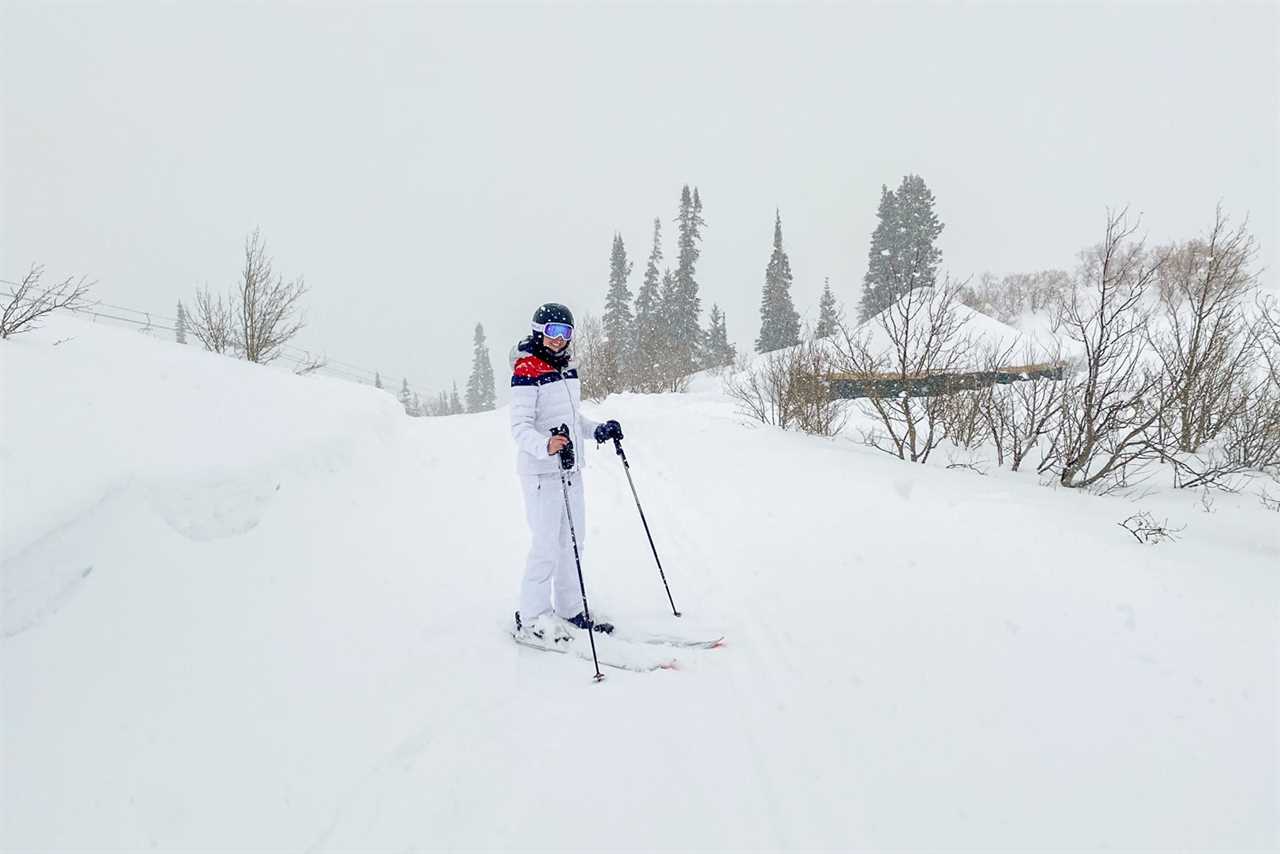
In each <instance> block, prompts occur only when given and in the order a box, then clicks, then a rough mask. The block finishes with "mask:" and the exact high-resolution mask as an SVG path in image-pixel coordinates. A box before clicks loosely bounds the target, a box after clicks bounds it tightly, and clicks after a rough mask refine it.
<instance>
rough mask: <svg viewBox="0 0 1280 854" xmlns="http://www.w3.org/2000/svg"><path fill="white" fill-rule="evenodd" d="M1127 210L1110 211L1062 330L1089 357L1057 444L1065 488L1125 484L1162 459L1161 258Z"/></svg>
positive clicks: (1073, 382)
mask: <svg viewBox="0 0 1280 854" xmlns="http://www.w3.org/2000/svg"><path fill="white" fill-rule="evenodd" d="M1137 228H1138V225H1137V223H1134V224H1133V225H1129V224H1128V220H1127V210H1122V211H1120V212H1119V213H1114V212H1108V215H1107V228H1106V235H1105V237H1104V239H1103V242H1102V243H1101V244H1100V245H1099V246H1097V247H1095V248H1094V249H1091V250H1086V252H1085V253H1084V254H1083V258H1082V265H1081V268H1080V271H1079V273H1078V274H1077V280H1076V282H1075V283H1074V287H1073V288H1072V291H1071V294H1070V296H1069V297H1068V299H1067V302H1066V304H1065V305H1064V307H1063V329H1064V330H1065V333H1066V335H1067V337H1068V338H1069V339H1071V340H1072V341H1074V342H1075V343H1076V344H1077V345H1078V346H1079V347H1080V349H1081V350H1082V352H1083V357H1082V361H1081V363H1080V364H1079V365H1077V366H1076V369H1075V371H1074V372H1073V373H1072V375H1071V376H1070V377H1069V378H1068V379H1067V384H1066V386H1065V388H1064V394H1063V399H1062V405H1061V408H1060V412H1061V420H1060V422H1059V426H1060V428H1061V429H1060V432H1059V433H1058V435H1057V437H1056V438H1057V442H1056V443H1055V451H1056V458H1055V461H1056V466H1055V468H1056V473H1057V474H1058V480H1059V482H1060V483H1061V484H1062V485H1063V486H1066V487H1072V488H1086V487H1091V486H1094V485H1095V484H1099V485H1100V483H1101V482H1103V481H1110V482H1112V483H1115V482H1118V481H1123V479H1124V477H1125V472H1126V468H1127V466H1128V465H1130V464H1131V463H1135V462H1137V461H1139V460H1143V459H1149V458H1152V457H1153V456H1159V447H1158V445H1157V444H1156V443H1155V442H1154V441H1153V440H1152V427H1153V425H1156V424H1157V422H1158V420H1159V418H1160V415H1161V411H1162V409H1163V403H1162V401H1161V400H1160V394H1161V391H1162V387H1161V373H1160V371H1159V370H1156V369H1155V367H1154V366H1153V365H1150V364H1148V363H1147V355H1148V352H1147V350H1146V347H1145V345H1146V341H1147V338H1146V329H1147V319H1148V314H1149V311H1148V309H1147V308H1146V306H1145V298H1146V296H1147V291H1148V289H1149V288H1150V287H1151V286H1152V284H1153V282H1154V281H1155V276H1156V273H1157V271H1158V269H1159V263H1160V262H1159V259H1158V258H1152V257H1151V256H1150V255H1149V253H1148V252H1147V251H1146V249H1145V247H1144V245H1143V243H1142V241H1140V240H1133V234H1134V232H1136V231H1137Z"/></svg>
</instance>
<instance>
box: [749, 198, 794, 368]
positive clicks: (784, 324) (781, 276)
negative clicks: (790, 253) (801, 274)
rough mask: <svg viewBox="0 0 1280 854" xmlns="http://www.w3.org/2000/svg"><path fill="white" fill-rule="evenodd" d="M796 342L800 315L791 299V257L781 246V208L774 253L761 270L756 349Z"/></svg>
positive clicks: (774, 236)
mask: <svg viewBox="0 0 1280 854" xmlns="http://www.w3.org/2000/svg"><path fill="white" fill-rule="evenodd" d="M799 343H800V315H799V314H798V313H797V312H796V307H795V304H794V303H792V301H791V260H790V259H789V258H787V253H786V250H784V249H783V248H782V212H781V211H779V212H777V214H776V218H775V219H774V222H773V254H772V255H770V256H769V264H768V266H767V267H765V270H764V293H763V294H762V296H761V298H760V337H759V338H757V339H756V352H757V353H768V352H770V351H772V350H781V349H782V348H783V347H791V346H793V345H795V344H799Z"/></svg>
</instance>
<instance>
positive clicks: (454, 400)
mask: <svg viewBox="0 0 1280 854" xmlns="http://www.w3.org/2000/svg"><path fill="white" fill-rule="evenodd" d="M463 411H464V410H463V408H462V398H460V397H459V396H458V381H457V380H454V381H453V391H452V392H450V394H449V414H450V415H461V414H462V413H463Z"/></svg>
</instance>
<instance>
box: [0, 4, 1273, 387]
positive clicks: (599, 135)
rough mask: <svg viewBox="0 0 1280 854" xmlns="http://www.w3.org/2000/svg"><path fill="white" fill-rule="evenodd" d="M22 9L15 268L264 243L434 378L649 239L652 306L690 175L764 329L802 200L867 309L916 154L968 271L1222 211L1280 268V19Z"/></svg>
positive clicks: (217, 255)
mask: <svg viewBox="0 0 1280 854" xmlns="http://www.w3.org/2000/svg"><path fill="white" fill-rule="evenodd" d="M0 8H2V9H3V12H0V16H2V17H0V85H2V87H3V88H2V90H0V97H2V99H3V114H2V116H0V119H2V121H3V133H2V137H0V144H2V146H3V148H2V149H0V160H2V163H3V166H2V180H3V185H2V189H3V195H2V198H3V206H2V208H0V277H3V278H6V279H15V278H18V277H20V276H21V275H22V273H24V272H25V270H26V269H27V267H28V266H29V265H30V264H31V263H32V262H40V263H43V264H45V265H47V267H48V270H49V273H50V275H56V276H62V275H66V274H71V273H84V274H87V275H89V276H91V277H92V278H95V279H97V280H98V286H97V291H96V294H97V296H98V297H99V298H100V299H103V300H105V301H108V302H113V303H118V304H120V305H125V306H133V307H138V308H143V309H150V310H154V311H158V312H162V313H172V311H173V308H174V304H175V303H176V301H177V300H178V299H179V298H184V299H189V297H190V295H191V294H192V292H193V291H194V290H195V288H196V287H197V286H200V285H203V284H205V283H207V284H209V285H210V286H212V287H215V288H225V287H227V286H229V285H231V284H232V283H233V282H234V280H235V277H236V274H237V270H238V265H239V261H240V253H241V247H242V243H243V240H244V237H245V235H246V234H247V233H248V232H249V231H251V230H252V229H253V228H254V227H255V226H260V227H261V228H262V231H263V235H264V236H265V238H266V240H267V242H268V246H269V250H270V252H271V254H272V255H273V257H274V258H275V263H276V269H277V271H278V272H282V273H284V274H285V275H286V276H289V277H291V276H293V275H296V274H303V275H304V276H305V278H306V281H307V283H308V284H309V286H310V288H311V293H310V295H309V297H308V299H307V314H308V318H309V321H310V325H309V327H308V328H307V329H306V331H305V332H304V334H303V335H302V337H301V339H300V343H301V344H303V345H304V346H308V347H312V348H317V349H323V350H325V351H327V352H328V353H329V355H330V356H332V357H334V358H336V359H339V360H343V361H346V362H350V363H354V364H357V365H362V366H367V367H369V368H376V369H379V370H381V371H382V372H383V373H384V374H385V375H387V376H389V377H391V378H392V379H394V381H396V382H398V381H399V378H400V377H401V376H406V375H407V376H408V377H409V378H410V381H411V382H413V383H415V385H416V386H418V390H419V391H421V392H424V393H434V392H436V391H438V390H439V389H440V388H442V387H445V386H446V385H447V384H448V382H449V381H450V380H454V379H456V380H457V381H458V383H459V386H462V385H464V383H465V381H466V377H467V373H468V371H469V368H470V361H471V336H472V328H473V326H474V324H475V323H476V322H477V321H480V322H482V323H484V325H485V329H486V330H487V331H488V333H489V336H490V339H491V340H490V346H491V350H492V353H493V356H494V363H495V369H496V372H497V375H498V377H499V385H502V384H503V383H504V379H505V372H506V370H507V365H506V354H507V350H508V349H509V347H510V345H511V343H513V341H514V340H515V339H516V338H517V337H518V336H519V335H521V334H523V332H524V331H525V330H526V328H527V322H528V318H529V315H530V314H531V312H532V310H533V308H534V307H535V306H536V305H537V304H538V303H540V302H544V301H547V300H556V301H560V302H565V303H567V304H569V305H570V306H571V307H572V308H573V309H574V310H575V311H578V312H582V311H584V310H590V311H593V312H596V313H599V311H600V310H601V308H602V306H603V301H604V291H605V286H606V282H607V275H608V261H609V249H610V242H611V239H612V236H613V233H614V232H615V231H619V232H621V234H622V236H623V238H624V240H625V241H626V245H627V250H628V252H629V254H630V256H631V257H632V259H633V260H634V261H635V271H634V273H633V275H632V280H631V285H632V290H633V292H634V291H635V290H636V289H638V287H639V284H640V278H641V274H642V272H643V268H644V263H645V258H646V256H647V254H648V251H649V241H650V230H651V221H652V219H653V218H654V217H655V216H660V217H662V220H663V227H664V231H665V233H666V237H667V241H666V246H665V249H666V252H667V255H668V258H669V259H671V258H674V255H675V246H674V232H675V229H674V225H673V222H672V220H673V217H674V216H675V213H676V206H677V202H678V198H679V193H680V188H681V185H682V184H684V183H686V182H687V183H689V184H691V185H695V186H697V187H698V188H699V189H700V191H701V194H702V199H703V203H704V216H705V218H706V220H707V231H706V239H705V242H704V245H703V255H702V261H701V263H700V265H699V267H698V279H699V281H700V282H701V285H702V299H703V305H704V307H706V308H709V307H710V305H711V303H712V302H718V303H719V304H720V305H721V307H722V308H723V309H724V310H725V311H726V312H727V314H728V326H729V334H730V339H731V340H733V341H734V342H735V343H737V344H738V345H740V346H743V347H747V348H750V346H751V344H752V342H753V341H754V339H755V337H756V335H757V333H758V324H759V296H760V288H761V285H762V284H763V278H764V268H765V264H766V262H767V261H768V257H769V251H770V242H771V239H772V231H773V217H774V209H775V208H780V209H781V211H782V220H783V229H784V236H785V242H786V248H787V250H788V253H789V255H790V258H791V266H792V270H793V272H794V274H795V286H794V292H793V296H794V298H795V301H796V304H797V307H798V308H799V309H800V311H801V314H802V315H804V316H807V317H809V318H813V317H814V316H815V315H816V306H817V299H818V295H819V293H820V291H821V288H822V281H823V277H825V276H830V278H831V282H832V286H833V288H834V290H835V292H836V295H837V296H838V297H839V299H840V300H841V301H842V302H844V303H845V304H847V305H850V306H852V305H854V304H856V301H857V299H858V295H859V293H860V287H861V280H862V276H863V273H864V272H865V270H866V255H867V246H868V241H869V237H870V233H871V230H872V229H873V228H874V226H875V212H876V206H877V203H878V200H879V193H880V186H881V185H882V184H888V185H890V186H894V185H896V184H897V183H898V181H899V180H900V179H901V177H902V176H903V175H904V174H906V173H918V174H920V175H921V176H923V177H924V179H925V181H926V182H927V183H928V185H929V186H930V188H932V190H933V192H934V194H935V196H936V197H937V208H936V209H937V212H938V215H939V216H940V218H941V219H942V221H943V222H944V223H945V224H946V229H945V231H944V232H943V234H942V238H941V241H940V243H941V248H942V250H943V266H944V268H945V269H946V270H947V271H949V272H950V273H951V274H952V275H954V276H960V277H964V276H969V275H978V274H980V273H982V272H983V271H993V272H997V273H1006V272H1018V271H1030V270H1036V269H1043V268H1047V267H1068V266H1070V265H1071V264H1072V263H1073V261H1074V257H1075V254H1076V253H1077V252H1078V251H1079V249H1080V248H1081V247H1083V246H1084V245H1085V244H1088V243H1092V242H1095V241H1097V240H1098V239H1099V237H1100V235H1101V233H1102V228H1103V224H1104V219H1105V214H1106V208H1107V207H1108V206H1118V205H1124V204H1129V205H1130V206H1131V207H1132V209H1133V210H1134V211H1141V212H1142V215H1143V223H1144V226H1145V230H1146V232H1147V234H1148V235H1149V237H1150V239H1151V240H1152V241H1156V242H1162V241H1166V240H1171V239H1175V238H1184V237H1189V236H1192V235H1194V234H1195V233H1197V232H1199V231H1202V230H1203V229H1204V228H1205V227H1207V225H1208V224H1209V223H1210V222H1211V220H1212V217H1213V211H1214V206H1215V204H1216V203H1217V202H1218V201H1219V200H1221V201H1222V203H1223V204H1224V206H1225V207H1226V209H1227V210H1228V211H1229V212H1231V213H1232V214H1234V215H1236V216H1243V215H1245V214H1248V215H1249V216H1250V218H1251V222H1252V224H1253V228H1254V232H1255V234H1256V235H1257V237H1258V239H1259V241H1260V243H1261V247H1262V261H1263V263H1264V264H1265V265H1266V266H1267V268H1268V269H1269V270H1270V271H1271V272H1269V273H1268V274H1267V277H1268V280H1269V281H1270V282H1271V283H1272V284H1274V283H1275V282H1276V281H1277V276H1276V273H1275V270H1276V266H1277V254H1276V247H1277V243H1278V242H1280V224H1278V221H1277V195H1278V193H1280V176H1278V175H1277V158H1278V153H1277V152H1278V143H1280V140H1278V134H1277V124H1278V122H1280V104H1278V99H1277V81H1278V79H1280V58H1278V52H1277V28H1278V26H1280V24H1278V18H1277V8H1278V5H1277V4H1276V3H1271V2H1268V3H1257V4H1240V3H1228V4H1221V5H1213V6H1209V5H1203V6H1202V5H1196V6H1174V5H1168V4H1158V3H1143V4H1134V5H1128V6H1120V5H1116V4H1106V5H1105V6H1082V5H1077V6H1066V7H1052V8H1051V7H1044V8H1030V7H1025V6H1021V5H1019V6H1017V7H985V8H980V7H954V6H953V7H949V8H934V7H927V6H914V7H905V6H904V7H893V8H889V7H884V6H876V7H871V6H863V5H860V6H857V7H852V8H845V9H832V8H810V9H743V8H733V7H719V8H697V9H690V8H673V7H665V8H642V7H634V8H611V9H582V8H563V7H559V8H556V7H552V8H535V7H523V8H518V9H499V8H489V9H460V8H438V7H432V6H428V5H425V4H420V5H413V6H409V5H399V6H395V7H387V6H383V7H375V6H370V5H368V4H363V3H361V4H356V3H351V4H349V5H346V6H344V5H342V4H335V3H328V4H325V8H304V7H300V6H296V5H290V6H286V5H283V4H268V5H265V6H262V7H248V6H236V7H232V6H230V5H228V4H209V5H203V6H202V7H201V8H197V7H196V6H195V5H194V4H169V5H151V4H137V3H112V4H109V5H102V6H97V7H93V6H89V7H85V6H64V5H61V4H59V5H53V4H49V3H43V4H31V3H25V2H22V3H13V2H10V0H0ZM705 320H706V318H705V312H704V317H703V321H704V323H705Z"/></svg>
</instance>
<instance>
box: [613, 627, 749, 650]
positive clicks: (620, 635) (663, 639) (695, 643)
mask: <svg viewBox="0 0 1280 854" xmlns="http://www.w3.org/2000/svg"><path fill="white" fill-rule="evenodd" d="M610 637H614V638H617V639H618V640H623V641H626V642H627V643H643V644H648V645H650V646H671V647H677V648H679V649H719V648H720V647H722V646H724V635H720V636H719V637H715V638H710V639H707V640H699V639H697V638H686V637H681V636H679V635H666V634H662V633H660V632H624V631H621V630H619V629H614V630H613V633H612V634H611V635H610Z"/></svg>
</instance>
